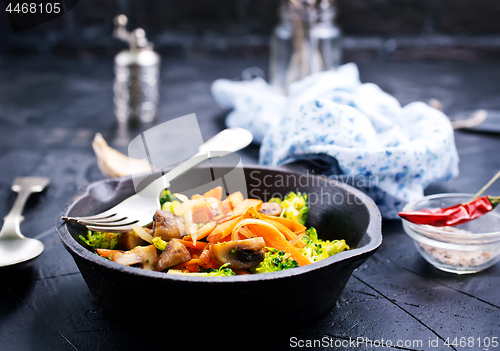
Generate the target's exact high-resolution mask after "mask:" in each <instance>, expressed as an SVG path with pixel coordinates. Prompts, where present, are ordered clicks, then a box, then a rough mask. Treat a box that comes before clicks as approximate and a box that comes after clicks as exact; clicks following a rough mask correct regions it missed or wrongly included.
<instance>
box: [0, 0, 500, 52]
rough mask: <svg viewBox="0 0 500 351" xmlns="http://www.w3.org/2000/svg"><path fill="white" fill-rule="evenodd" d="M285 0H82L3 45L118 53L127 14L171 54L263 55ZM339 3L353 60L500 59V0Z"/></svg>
mask: <svg viewBox="0 0 500 351" xmlns="http://www.w3.org/2000/svg"><path fill="white" fill-rule="evenodd" d="M279 3H280V2H279V0H190V1H173V0H142V1H133V0H115V1H112V0H82V1H80V3H79V4H78V5H77V6H76V8H75V9H74V10H73V11H71V12H70V13H68V14H66V15H64V16H63V17H61V18H59V19H57V20H54V21H52V22H50V23H47V24H45V25H42V26H40V27H38V28H36V29H31V30H26V31H24V32H21V33H16V34H15V35H10V34H9V33H8V30H7V29H5V28H4V29H3V33H2V34H1V35H0V42H2V43H3V45H1V46H0V48H1V50H2V53H3V56H16V57H19V56H32V55H37V56H41V57H53V56H66V57H68V56H71V57H74V56H83V57H85V58H92V57H95V56H102V55H111V54H113V53H115V52H116V50H117V49H118V48H121V47H123V44H122V43H120V42H118V41H116V40H114V39H113V38H111V35H110V34H111V31H112V18H113V17H114V16H115V15H117V14H119V13H125V14H127V15H128V16H129V18H130V28H135V27H137V26H142V27H144V28H145V29H146V31H147V33H148V35H149V37H150V38H151V40H152V41H153V42H154V44H155V45H156V48H157V49H158V50H159V51H160V52H161V53H164V54H168V55H172V56H180V57H196V56H199V55H204V54H212V55H219V56H220V55H226V56H227V55H229V56H235V55H236V56H248V55H260V54H262V53H266V52H267V50H268V42H269V33H270V31H271V30H272V28H273V27H274V26H275V25H276V23H277V21H278V5H279ZM337 9H338V16H337V22H338V24H339V25H340V27H341V28H342V30H343V32H344V34H345V40H344V46H345V61H350V60H352V59H364V60H371V59H395V60H408V59H410V60H411V59H433V60H436V59H438V60H442V59H447V60H455V61H456V60H459V61H471V60H478V59H481V60H493V59H497V58H499V57H500V20H499V18H500V2H499V1H495V0H338V1H337ZM0 17H1V16H0ZM1 20H2V19H1V18H0V21H1ZM5 20H6V19H5V18H3V21H5ZM0 27H5V26H0Z"/></svg>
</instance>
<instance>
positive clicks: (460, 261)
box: [403, 193, 500, 274]
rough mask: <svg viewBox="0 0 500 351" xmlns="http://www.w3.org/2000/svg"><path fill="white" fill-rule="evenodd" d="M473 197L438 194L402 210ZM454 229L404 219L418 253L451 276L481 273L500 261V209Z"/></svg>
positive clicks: (454, 202)
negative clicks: (451, 274)
mask: <svg viewBox="0 0 500 351" xmlns="http://www.w3.org/2000/svg"><path fill="white" fill-rule="evenodd" d="M473 196H474V195H473V194H456V193H450V194H437V195H430V196H426V197H424V198H423V199H420V200H418V201H415V202H412V203H409V204H407V205H406V206H405V207H404V208H403V211H415V210H421V209H424V208H436V207H449V206H453V205H456V204H459V203H463V202H468V201H470V199H471V198H472V197H473ZM499 207H500V206H499ZM499 207H497V208H495V209H494V210H493V211H491V212H489V213H487V214H485V215H483V216H481V217H479V218H477V219H475V220H472V221H470V222H468V223H464V224H461V225H458V226H454V227H433V226H429V225H420V224H414V223H411V222H409V221H407V220H405V219H403V228H404V230H405V231H406V233H407V234H408V235H409V236H410V237H411V238H412V239H413V240H414V242H415V246H416V247H417V249H418V251H419V252H420V254H421V255H422V257H423V258H425V259H426V260H427V261H428V262H429V263H431V264H432V265H433V266H435V267H436V268H438V269H440V270H442V271H445V272H451V273H457V274H468V273H476V272H480V271H482V270H484V269H486V268H489V267H491V266H492V265H494V264H495V263H497V262H498V261H499V260H500V209H499Z"/></svg>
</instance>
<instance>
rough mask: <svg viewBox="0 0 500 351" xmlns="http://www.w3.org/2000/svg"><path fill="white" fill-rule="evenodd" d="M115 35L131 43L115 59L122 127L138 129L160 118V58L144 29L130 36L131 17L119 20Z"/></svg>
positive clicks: (118, 114) (116, 100) (116, 97)
mask: <svg viewBox="0 0 500 351" xmlns="http://www.w3.org/2000/svg"><path fill="white" fill-rule="evenodd" d="M114 22H115V31H114V33H113V35H114V36H115V37H116V38H118V39H121V40H123V41H126V42H128V43H129V48H128V49H126V50H123V51H121V52H119V53H118V54H117V55H116V56H115V81H114V85H113V90H114V105H115V108H114V110H115V115H116V118H117V119H118V122H119V124H120V125H126V126H138V125H140V124H142V123H151V122H154V121H155V120H157V118H158V103H159V87H160V84H159V82H160V55H158V54H157V53H156V52H154V51H153V45H152V44H151V43H150V42H148V40H147V39H146V34H145V32H144V30H143V29H142V28H137V29H134V30H133V31H131V32H128V31H127V30H126V28H125V26H126V24H127V17H126V16H125V15H119V16H117V17H115V21H114Z"/></svg>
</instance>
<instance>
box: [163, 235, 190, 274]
mask: <svg viewBox="0 0 500 351" xmlns="http://www.w3.org/2000/svg"><path fill="white" fill-rule="evenodd" d="M190 259H191V254H190V253H189V250H188V249H187V248H186V246H184V244H183V243H181V242H180V241H179V240H177V239H172V240H170V241H169V242H168V244H167V246H166V247H165V250H164V251H163V252H162V254H161V255H160V259H159V260H158V263H156V266H155V271H164V270H165V269H167V268H170V267H173V266H176V265H178V264H180V263H183V262H186V261H189V260H190Z"/></svg>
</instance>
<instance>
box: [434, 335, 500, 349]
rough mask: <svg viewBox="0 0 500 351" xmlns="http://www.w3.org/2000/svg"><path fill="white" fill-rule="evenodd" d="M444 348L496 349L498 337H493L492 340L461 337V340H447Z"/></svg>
mask: <svg viewBox="0 0 500 351" xmlns="http://www.w3.org/2000/svg"><path fill="white" fill-rule="evenodd" d="M444 344H445V345H446V346H455V347H458V346H460V347H490V346H491V347H494V348H496V347H498V337H496V336H494V337H492V338H489V337H485V338H473V337H472V336H470V337H468V338H467V337H465V336H462V337H461V338H455V339H451V338H447V339H446V341H445V343H444Z"/></svg>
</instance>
